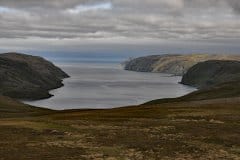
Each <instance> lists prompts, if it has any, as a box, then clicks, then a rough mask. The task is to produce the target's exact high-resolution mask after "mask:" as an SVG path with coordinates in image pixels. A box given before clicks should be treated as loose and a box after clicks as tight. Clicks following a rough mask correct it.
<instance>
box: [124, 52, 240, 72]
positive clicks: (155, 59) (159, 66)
mask: <svg viewBox="0 0 240 160" xmlns="http://www.w3.org/2000/svg"><path fill="white" fill-rule="evenodd" d="M208 60H240V56H239V55H224V54H221V55H219V54H218V55H217V54H216V55H213V54H187V55H180V54H177V55H171V54H165V55H152V56H146V57H139V58H136V59H131V60H129V61H126V62H125V63H124V69H125V70H131V71H138V72H159V73H169V74H174V75H183V74H184V73H186V72H187V70H188V69H189V68H191V67H192V66H194V65H195V64H197V63H199V62H204V61H208Z"/></svg>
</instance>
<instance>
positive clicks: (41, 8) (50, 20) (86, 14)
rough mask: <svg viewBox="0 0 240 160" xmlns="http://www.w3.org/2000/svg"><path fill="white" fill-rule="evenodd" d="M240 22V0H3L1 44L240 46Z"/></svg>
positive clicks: (0, 11) (0, 9)
mask: <svg viewBox="0 0 240 160" xmlns="http://www.w3.org/2000/svg"><path fill="white" fill-rule="evenodd" d="M239 19H240V1H239V0H131V1H129V0H102V1H99V0H67V1H66V0H51V1H49V0H41V1H39V0H17V1H16V0H1V1H0V37H1V38H0V43H1V42H3V41H6V39H11V40H12V43H14V42H15V41H19V39H21V40H23V41H24V40H26V42H27V41H28V40H31V39H34V40H36V39H38V40H39V41H38V42H39V43H40V42H41V43H43V41H44V40H46V41H47V40H52V39H57V40H62V42H66V43H70V42H72V41H74V43H78V44H83V43H84V44H85V43H87V42H89V44H91V43H92V44H101V43H119V44H124V43H139V44H141V43H149V44H152V43H156V42H158V43H160V42H163V41H168V42H171V41H186V42H187V41H208V42H211V43H219V41H221V42H223V41H224V42H226V43H228V42H232V41H233V42H239V39H240V32H239V29H240V21H239ZM58 42H59V41H58ZM59 43H60V42H59ZM66 43H64V44H65V45H67V44H66ZM1 44H2V43H1ZM1 44H0V47H2V48H3V47H4V46H1ZM46 45H49V44H46ZM69 45H71V44H69ZM9 46H11V45H10V44H9Z"/></svg>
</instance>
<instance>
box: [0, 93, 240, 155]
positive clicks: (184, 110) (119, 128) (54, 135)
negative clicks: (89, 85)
mask: <svg viewBox="0 0 240 160" xmlns="http://www.w3.org/2000/svg"><path fill="white" fill-rule="evenodd" d="M177 101H179V102H174V100H172V102H158V103H154V104H147V105H141V106H132V107H126V108H117V109H111V110H82V111H81V110H69V111H51V110H45V109H39V108H32V107H29V106H26V105H23V104H20V103H18V102H16V101H13V100H11V99H7V100H6V98H3V97H2V98H0V102H1V103H0V114H1V118H0V143H1V144H0V155H1V159H24V160H25V159H51V160H52V159H57V160H61V159H62V160H66V159H109V160H110V159H137V160H141V159H143V160H145V159H176V158H184V159H203V160H205V159H239V158H240V137H239V135H240V106H239V104H240V98H228V99H218V100H204V101H192V102H191V101H189V102H184V101H181V100H177ZM13 111H15V112H14V114H12V112H13ZM8 112H11V114H8V117H5V118H4V117H3V116H2V115H6V113H8ZM36 113H37V115H36Z"/></svg>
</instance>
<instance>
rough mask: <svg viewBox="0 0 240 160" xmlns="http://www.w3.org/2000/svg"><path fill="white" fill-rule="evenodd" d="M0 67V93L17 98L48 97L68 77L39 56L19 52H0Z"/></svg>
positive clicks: (33, 98)
mask: <svg viewBox="0 0 240 160" xmlns="http://www.w3.org/2000/svg"><path fill="white" fill-rule="evenodd" d="M0 67H1V68H0V95H4V96H9V97H12V98H18V99H32V100H35V99H43V98H48V97H50V96H51V95H50V94H49V90H51V89H56V88H59V87H61V86H63V84H62V79H64V78H67V77H69V76H68V75H67V74H66V73H65V72H63V71H62V70H61V69H60V68H58V67H56V66H54V64H53V63H51V62H49V61H47V60H45V59H43V58H41V57H37V56H30V55H25V54H19V53H5V54H0Z"/></svg>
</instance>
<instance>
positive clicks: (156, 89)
mask: <svg viewBox="0 0 240 160" xmlns="http://www.w3.org/2000/svg"><path fill="white" fill-rule="evenodd" d="M49 60H51V61H52V62H53V63H54V64H55V65H56V66H58V67H60V68H61V69H62V70H63V71H65V72H66V73H67V74H68V75H69V76H70V78H67V79H64V80H63V83H64V86H63V87H61V88H59V89H55V90H51V91H50V93H51V94H52V95H53V96H52V97H51V98H48V99H44V100H36V101H24V103H26V104H30V105H34V106H38V107H43V108H50V109H54V110H65V109H108V108H109V109H110V108H116V107H123V106H131V105H139V104H142V103H145V102H147V101H151V100H155V99H160V98H174V97H179V96H183V95H186V94H188V93H190V92H193V91H195V90H196V89H195V88H193V87H190V86H186V85H182V84H180V83H179V82H180V81H181V78H182V77H181V76H173V75H170V74H163V73H145V72H133V71H126V70H124V69H123V66H122V64H121V63H122V62H123V61H124V60H123V59H114V58H95V59H94V58H72V59H71V58H66V57H65V58H60V59H59V58H58V59H57V58H55V59H54V58H52V59H51V58H50V59H49Z"/></svg>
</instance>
